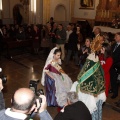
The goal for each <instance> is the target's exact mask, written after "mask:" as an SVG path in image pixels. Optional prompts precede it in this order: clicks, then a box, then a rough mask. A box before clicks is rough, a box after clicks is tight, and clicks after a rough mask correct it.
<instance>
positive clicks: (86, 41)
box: [85, 38, 92, 47]
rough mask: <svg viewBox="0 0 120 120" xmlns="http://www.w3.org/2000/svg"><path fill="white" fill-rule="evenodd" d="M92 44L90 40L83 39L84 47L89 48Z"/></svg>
mask: <svg viewBox="0 0 120 120" xmlns="http://www.w3.org/2000/svg"><path fill="white" fill-rule="evenodd" d="M91 42H92V39H91V38H86V39H85V45H86V47H90V43H91Z"/></svg>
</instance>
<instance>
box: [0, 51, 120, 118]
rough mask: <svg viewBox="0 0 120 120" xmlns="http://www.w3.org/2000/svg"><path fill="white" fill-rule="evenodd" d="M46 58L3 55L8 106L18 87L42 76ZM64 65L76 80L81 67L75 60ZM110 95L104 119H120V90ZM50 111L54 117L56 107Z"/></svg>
mask: <svg viewBox="0 0 120 120" xmlns="http://www.w3.org/2000/svg"><path fill="white" fill-rule="evenodd" d="M45 59H46V57H45V55H42V54H39V55H31V54H29V53H26V54H22V55H16V56H13V59H11V60H10V59H7V58H5V57H4V56H2V58H1V60H0V67H1V68H2V69H3V73H4V74H5V75H7V79H8V81H7V83H6V84H5V85H4V90H3V93H4V98H5V103H6V107H10V99H11V96H12V94H13V93H14V91H15V90H16V89H18V88H20V87H29V81H30V80H31V79H40V78H41V74H42V69H43V66H44V63H45ZM62 67H63V69H64V71H65V72H66V73H67V74H68V75H69V76H70V77H71V78H72V80H73V81H75V80H76V77H77V75H78V73H79V68H78V67H76V66H75V65H74V64H73V62H71V64H70V65H69V66H67V67H66V66H65V65H64V64H63V65H62ZM38 88H42V89H44V88H43V86H41V84H40V83H39V84H38ZM110 96H111V95H109V97H108V99H107V101H106V104H105V105H104V106H103V120H120V108H117V107H116V106H115V104H114V102H115V101H117V100H118V98H120V92H119V97H118V98H116V99H114V100H112V99H111V98H110ZM48 111H49V112H50V114H51V115H52V117H54V116H55V115H56V114H57V109H56V107H49V108H48ZM36 120H37V118H36Z"/></svg>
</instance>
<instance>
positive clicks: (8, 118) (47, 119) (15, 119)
mask: <svg viewBox="0 0 120 120" xmlns="http://www.w3.org/2000/svg"><path fill="white" fill-rule="evenodd" d="M2 89H3V86H2V80H1V79H0V90H2ZM40 98H41V99H42V103H40V102H39V100H38V99H36V96H35V94H34V92H33V91H32V90H30V89H29V88H19V89H18V90H16V91H15V93H14V95H13V98H12V100H11V104H12V106H11V108H7V109H6V110H5V105H4V99H3V95H2V92H0V119H1V120H25V119H27V118H28V117H29V115H30V114H31V112H32V113H33V111H34V112H38V113H39V117H40V120H52V118H51V116H50V115H49V113H48V112H47V110H46V106H47V105H46V97H45V96H44V95H40ZM35 103H36V104H37V105H36V104H35Z"/></svg>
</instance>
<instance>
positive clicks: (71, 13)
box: [69, 0, 75, 22]
mask: <svg viewBox="0 0 120 120" xmlns="http://www.w3.org/2000/svg"><path fill="white" fill-rule="evenodd" d="M69 2H70V7H69V8H70V10H69V11H70V22H71V21H72V17H74V8H75V0H69Z"/></svg>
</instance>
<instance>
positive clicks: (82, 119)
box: [54, 101, 92, 120]
mask: <svg viewBox="0 0 120 120" xmlns="http://www.w3.org/2000/svg"><path fill="white" fill-rule="evenodd" d="M54 120H92V117H91V114H90V112H89V110H88V108H87V107H86V106H85V104H84V103H83V102H81V101H78V102H76V103H74V104H71V105H68V106H66V107H65V110H64V112H63V113H62V112H60V113H58V114H57V115H56V117H55V119H54Z"/></svg>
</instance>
